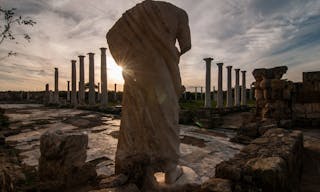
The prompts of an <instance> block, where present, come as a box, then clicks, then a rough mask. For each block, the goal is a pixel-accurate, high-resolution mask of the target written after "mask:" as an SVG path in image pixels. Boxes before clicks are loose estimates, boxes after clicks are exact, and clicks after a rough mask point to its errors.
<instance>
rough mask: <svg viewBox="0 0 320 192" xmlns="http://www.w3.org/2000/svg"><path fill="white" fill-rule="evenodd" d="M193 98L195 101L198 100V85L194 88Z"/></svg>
mask: <svg viewBox="0 0 320 192" xmlns="http://www.w3.org/2000/svg"><path fill="white" fill-rule="evenodd" d="M194 100H195V101H197V100H198V87H195V88H194Z"/></svg>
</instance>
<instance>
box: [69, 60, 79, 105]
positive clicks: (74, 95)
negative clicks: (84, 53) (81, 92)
mask: <svg viewBox="0 0 320 192" xmlns="http://www.w3.org/2000/svg"><path fill="white" fill-rule="evenodd" d="M76 62H77V61H76V60H71V66H72V67H71V68H72V70H71V77H72V79H71V80H72V81H71V89H72V90H71V104H72V105H77V103H78V102H77V73H76V72H77V71H76Z"/></svg>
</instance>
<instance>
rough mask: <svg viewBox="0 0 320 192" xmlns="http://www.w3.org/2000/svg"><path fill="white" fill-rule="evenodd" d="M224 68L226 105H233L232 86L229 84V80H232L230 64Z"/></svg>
mask: <svg viewBox="0 0 320 192" xmlns="http://www.w3.org/2000/svg"><path fill="white" fill-rule="evenodd" d="M226 68H227V107H232V106H233V98H232V86H231V81H232V75H231V70H232V66H227V67H226Z"/></svg>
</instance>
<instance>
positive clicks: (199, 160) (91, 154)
mask: <svg viewBox="0 0 320 192" xmlns="http://www.w3.org/2000/svg"><path fill="white" fill-rule="evenodd" d="M0 107H2V108H5V109H6V115H7V116H8V117H9V119H10V129H12V130H17V132H16V134H15V135H11V136H9V137H7V138H6V142H7V143H8V144H9V145H10V146H12V147H14V148H15V149H17V150H18V153H19V159H20V161H21V164H22V165H23V166H24V167H25V166H27V167H31V168H35V169H37V166H38V159H39V157H40V151H39V138H40V136H41V134H42V133H44V132H45V131H46V130H49V129H60V130H64V131H71V132H78V131H85V132H87V133H88V136H89V146H88V150H87V161H95V162H96V163H97V167H96V168H97V173H98V175H105V176H109V175H112V174H113V172H114V158H115V151H116V146H117V136H118V131H119V125H120V119H119V118H116V117H115V116H112V115H107V114H103V113H97V112H91V111H83V110H76V109H52V108H46V107H43V106H41V105H28V104H12V105H10V104H3V105H0ZM180 128H181V133H180V138H181V143H182V144H181V147H180V149H181V159H180V162H181V164H182V165H184V166H188V167H190V168H192V169H193V170H194V171H195V172H196V173H197V175H198V176H199V177H198V182H199V183H202V182H204V181H206V180H207V179H208V178H210V177H213V176H214V175H215V169H214V168H215V166H216V164H218V163H220V162H221V161H223V160H227V159H229V158H231V157H233V156H234V155H235V154H236V153H238V152H239V151H240V149H241V148H242V147H243V146H242V145H238V144H234V143H231V142H229V141H228V140H229V138H230V137H232V136H233V135H234V132H233V131H230V130H224V129H220V130H218V131H217V130H216V131H210V130H204V129H199V128H197V127H193V126H184V125H181V126H180Z"/></svg>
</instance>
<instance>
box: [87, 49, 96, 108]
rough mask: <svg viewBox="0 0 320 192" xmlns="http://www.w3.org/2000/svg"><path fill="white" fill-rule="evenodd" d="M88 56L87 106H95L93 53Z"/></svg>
mask: <svg viewBox="0 0 320 192" xmlns="http://www.w3.org/2000/svg"><path fill="white" fill-rule="evenodd" d="M88 55H89V105H95V104H96V99H95V97H96V91H95V84H94V53H88Z"/></svg>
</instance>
